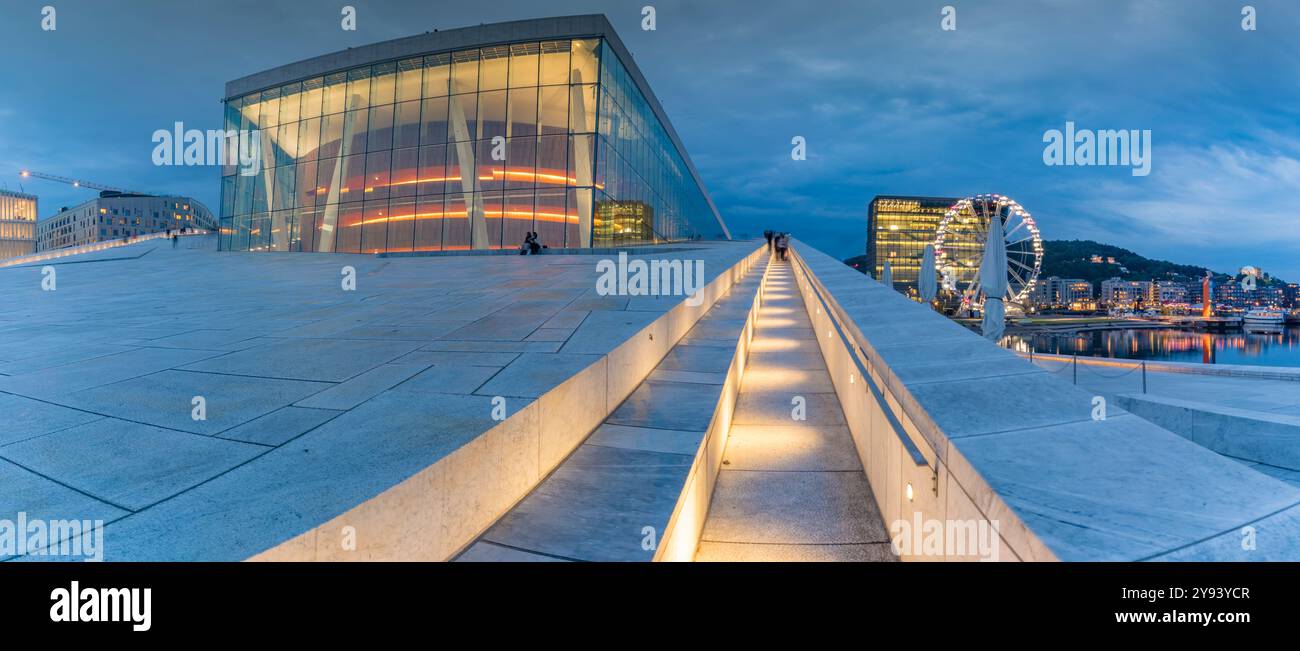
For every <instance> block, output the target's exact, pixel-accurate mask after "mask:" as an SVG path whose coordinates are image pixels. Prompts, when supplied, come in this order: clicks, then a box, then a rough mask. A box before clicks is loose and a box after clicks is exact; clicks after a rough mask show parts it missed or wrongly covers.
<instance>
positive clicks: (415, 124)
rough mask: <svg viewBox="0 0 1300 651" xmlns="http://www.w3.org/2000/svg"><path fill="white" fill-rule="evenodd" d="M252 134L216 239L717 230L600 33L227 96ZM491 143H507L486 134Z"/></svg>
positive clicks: (493, 240) (555, 241)
mask: <svg viewBox="0 0 1300 651" xmlns="http://www.w3.org/2000/svg"><path fill="white" fill-rule="evenodd" d="M225 122H226V128H228V129H260V130H261V131H262V133H263V142H262V146H263V150H262V152H261V156H262V162H263V163H264V165H263V166H262V168H261V169H260V171H259V173H258V174H257V175H255V176H247V177H246V176H242V175H238V174H237V169H236V168H235V167H234V166H225V167H223V168H222V193H221V210H222V219H221V224H222V232H221V238H220V242H221V247H222V248H223V249H234V250H247V251H263V250H274V251H286V250H295V251H296V250H301V251H317V252H340V253H343V252H378V251H386V250H391V251H411V250H417V251H436V250H457V249H469V248H498V247H505V248H510V249H514V248H517V247H518V246H519V245H520V244H521V243H522V241H523V238H524V236H525V235H526V234H527V233H529V232H537V233H538V234H539V238H540V240H541V242H542V243H543V244H545V245H546V246H548V247H551V248H564V247H589V246H615V245H625V244H636V243H645V242H660V241H673V240H682V239H692V238H697V237H711V238H712V237H722V236H723V235H722V233H721V228H720V227H719V225H718V224H717V223H716V220H715V218H714V213H713V209H712V207H711V206H710V205H709V203H708V201H707V199H706V198H705V196H704V194H703V192H702V191H701V190H700V188H699V187H698V186H697V184H696V183H695V180H694V177H693V175H692V174H691V172H690V170H689V167H688V166H687V164H686V162H685V160H684V159H683V158H682V156H681V154H680V152H679V151H678V150H677V148H676V146H675V144H674V143H673V141H672V139H671V138H670V137H669V136H668V133H667V131H666V130H665V128H664V127H663V125H662V124H661V123H660V121H659V119H658V117H657V115H656V112H655V111H654V109H652V108H651V106H650V104H649V102H647V100H646V98H645V97H644V96H643V95H642V94H641V92H640V90H639V88H638V87H637V85H636V82H635V81H634V80H633V78H632V76H631V75H630V74H629V73H628V71H627V70H626V69H625V68H624V66H623V65H622V63H621V62H620V61H618V58H617V56H616V55H615V54H614V53H613V51H612V50H611V49H610V47H609V46H608V44H606V43H605V42H603V41H602V40H601V39H574V40H559V41H546V42H525V43H514V44H508V45H495V46H488V47H483V48H474V49H467V50H462V51H454V52H446V53H439V54H430V55H427V56H422V57H413V58H406V59H401V60H397V61H384V62H378V63H375V64H374V65H369V66H361V67H357V68H353V69H349V70H346V71H340V72H335V73H331V74H328V75H324V76H321V77H316V78H313V79H308V80H305V81H300V82H293V83H290V84H287V85H284V86H281V87H278V88H270V89H265V90H262V91H258V92H255V93H250V94H248V95H246V96H243V97H238V98H233V99H230V100H229V101H228V102H227V104H226V110H225ZM494 139H500V140H498V141H497V142H494Z"/></svg>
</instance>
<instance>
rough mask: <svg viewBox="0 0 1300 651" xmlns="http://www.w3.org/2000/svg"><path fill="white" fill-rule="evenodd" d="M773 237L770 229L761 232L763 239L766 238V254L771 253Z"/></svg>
mask: <svg viewBox="0 0 1300 651" xmlns="http://www.w3.org/2000/svg"><path fill="white" fill-rule="evenodd" d="M773 235H775V233H773V232H772V229H770V228H769V229H767V230H765V231H763V237H766V238H767V252H768V253H771V252H772V236H773Z"/></svg>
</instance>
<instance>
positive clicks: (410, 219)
mask: <svg viewBox="0 0 1300 651" xmlns="http://www.w3.org/2000/svg"><path fill="white" fill-rule="evenodd" d="M415 206H416V202H415V197H414V196H410V197H406V198H404V199H393V200H391V201H389V202H388V210H389V213H388V243H387V244H385V245H384V249H385V250H386V251H410V250H411V243H412V240H413V238H414V237H415Z"/></svg>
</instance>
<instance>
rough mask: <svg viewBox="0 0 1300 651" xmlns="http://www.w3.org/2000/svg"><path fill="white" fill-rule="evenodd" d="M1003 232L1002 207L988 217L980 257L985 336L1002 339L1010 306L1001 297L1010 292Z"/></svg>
mask: <svg viewBox="0 0 1300 651" xmlns="http://www.w3.org/2000/svg"><path fill="white" fill-rule="evenodd" d="M1004 238H1005V234H1004V233H1003V225H1002V213H1001V211H999V212H998V213H997V214H996V215H995V216H994V218H993V219H992V220H990V221H989V236H988V241H987V242H985V244H984V259H983V260H981V261H980V289H982V290H984V322H983V323H982V324H981V326H982V329H983V332H984V337H985V338H986V339H990V340H992V341H999V340H1000V339H1002V332H1003V331H1004V330H1006V322H1005V317H1006V314H1007V308H1006V306H1005V305H1003V304H1002V297H1003V296H1006V293H1007V243H1006V240H1005V239H1004Z"/></svg>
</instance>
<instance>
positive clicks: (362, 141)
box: [343, 109, 370, 156]
mask: <svg viewBox="0 0 1300 651" xmlns="http://www.w3.org/2000/svg"><path fill="white" fill-rule="evenodd" d="M369 115H370V109H361V110H359V111H348V112H347V113H344V114H343V116H344V117H343V155H344V156H347V155H348V154H364V153H365V152H366V134H367V133H368V131H367V130H366V123H367V122H368V119H369Z"/></svg>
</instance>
